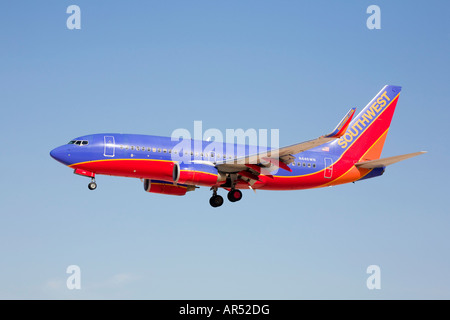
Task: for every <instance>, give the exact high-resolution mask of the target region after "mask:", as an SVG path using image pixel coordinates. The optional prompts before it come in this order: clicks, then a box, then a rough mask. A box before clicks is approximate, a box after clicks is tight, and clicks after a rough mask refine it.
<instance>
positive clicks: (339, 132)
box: [325, 108, 356, 138]
mask: <svg viewBox="0 0 450 320" xmlns="http://www.w3.org/2000/svg"><path fill="white" fill-rule="evenodd" d="M355 110H356V108H351V109H350V111H349V112H347V114H346V115H345V117H344V118H343V119H342V120H341V122H339V124H338V125H337V126H336V128H335V129H334V130H333V132H331V133H330V134H327V135H326V136H325V138H340V137H342V136H343V135H344V133H345V131H347V128H348V125H349V124H350V122H351V121H352V118H353V115H354V114H355Z"/></svg>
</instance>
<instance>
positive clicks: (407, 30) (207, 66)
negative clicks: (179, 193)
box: [0, 0, 450, 299]
mask: <svg viewBox="0 0 450 320" xmlns="http://www.w3.org/2000/svg"><path fill="white" fill-rule="evenodd" d="M71 4H76V5H78V6H79V7H80V8H81V30H69V29H67V27H66V19H67V18H68V17H69V15H68V14H67V13H66V9H67V7H68V6H69V5H71ZM371 4H377V5H378V6H379V7H380V8H381V29H380V30H369V29H368V28H367V27H366V20H367V18H368V17H369V14H367V13H366V9H367V7H368V6H369V5H371ZM449 11H450V5H449V4H448V3H447V2H443V1H428V2H424V1H408V2H400V1H395V2H392V1H378V0H377V1H376V2H372V1H356V0H354V1H317V2H311V1H260V0H259V1H250V0H249V1H170V2H167V1H122V2H115V3H111V2H110V1H95V2H93V1H82V0H77V1H60V0H59V1H56V0H55V1H39V2H34V1H14V2H2V4H1V5H0V26H1V27H0V37H1V43H2V50H0V66H1V70H2V71H1V73H0V85H1V88H2V90H1V94H0V106H1V110H2V117H1V118H0V119H1V120H0V121H1V126H0V130H1V137H2V138H1V142H2V147H3V148H2V155H3V156H2V157H1V158H0V164H1V167H2V168H3V175H2V180H1V181H2V183H1V184H0V199H1V201H0V212H1V214H0V254H1V261H2V263H1V267H0V268H1V269H0V271H1V272H0V284H1V285H0V298H2V299H431V298H436V299H449V298H450V278H449V277H448V270H449V269H450V257H449V255H448V252H450V247H449V246H450V236H449V232H448V230H449V227H450V217H449V213H450V211H449V209H448V202H447V196H448V186H447V181H448V179H449V178H450V177H449V170H448V169H447V164H448V161H449V160H450V159H449V151H448V148H447V146H448V138H449V135H448V130H447V127H448V119H449V115H450V114H449V108H448V107H449V103H450V92H449V90H448V88H449V80H448V75H449V71H450V70H449V69H450V68H449V57H450V27H449V25H448V12H449ZM385 84H395V85H401V86H402V87H403V90H402V93H401V95H400V99H399V102H398V105H397V110H396V113H395V115H394V119H393V121H392V125H391V129H390V132H389V135H388V138H387V141H386V144H385V147H384V150H383V154H382V156H385V157H386V156H393V155H398V154H403V153H409V152H415V151H421V150H427V151H429V152H428V153H427V154H426V155H424V156H421V157H418V158H414V159H410V160H407V161H405V162H402V163H401V164H396V165H393V166H392V167H389V168H388V170H387V171H386V173H385V174H384V176H383V177H380V178H376V179H371V180H367V181H364V182H360V183H356V184H350V185H343V186H338V187H333V188H326V189H318V190H305V191H289V192H268V191H258V192H256V194H254V193H253V192H251V191H245V192H244V197H243V200H242V201H240V202H238V203H229V202H226V203H225V204H224V205H223V206H222V207H220V208H217V209H212V208H211V207H210V206H209V203H208V200H209V197H210V191H209V190H208V189H207V188H204V189H199V190H196V191H195V192H192V193H189V194H187V195H186V196H185V197H171V196H165V195H155V194H149V193H146V192H144V190H143V187H142V184H141V182H140V181H139V180H137V179H127V178H118V177H103V176H98V178H97V183H98V188H97V190H95V191H89V190H88V188H87V183H88V179H86V178H83V177H80V176H76V175H74V174H72V171H71V170H70V169H69V168H66V167H64V166H62V165H61V164H59V163H57V162H55V161H54V160H53V159H51V158H50V156H49V151H50V150H51V149H53V148H54V147H56V146H59V145H61V144H64V143H66V142H67V141H69V140H70V139H72V138H74V137H77V136H81V135H85V134H91V133H99V132H122V133H139V134H155V135H170V134H171V132H172V131H173V130H175V129H177V128H186V129H188V130H193V124H194V121H195V120H201V121H202V122H203V128H204V129H207V128H218V129H220V130H223V132H225V130H226V129H227V128H231V129H237V128H243V129H249V128H254V129H279V130H280V144H281V145H289V144H292V143H296V142H300V141H304V140H309V139H312V138H315V137H317V136H320V135H322V134H325V133H327V132H328V131H329V130H331V129H332V128H333V127H334V125H335V124H336V123H337V122H338V121H339V120H340V119H341V117H342V116H343V115H344V114H345V112H346V111H347V110H348V109H349V108H351V107H357V108H358V109H359V110H360V109H361V108H362V107H364V106H365V105H366V103H367V102H369V101H370V99H371V98H372V97H373V96H374V95H375V94H376V93H377V92H378V91H379V90H380V89H381V88H382V86H383V85H385ZM222 194H223V195H224V194H225V193H224V192H222ZM373 264H375V265H378V266H380V269H381V289H380V290H368V289H367V287H366V280H367V278H368V276H369V275H368V274H367V273H366V268H367V267H368V266H369V265H373ZM69 265H78V266H79V267H80V269H81V289H80V290H68V289H67V287H66V279H67V277H68V276H69V275H68V274H66V268H67V267H68V266H69Z"/></svg>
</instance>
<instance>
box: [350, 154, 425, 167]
mask: <svg viewBox="0 0 450 320" xmlns="http://www.w3.org/2000/svg"><path fill="white" fill-rule="evenodd" d="M424 153H426V151H420V152H414V153H408V154H403V155H401V156H395V157H389V158H383V159H378V160H370V161H363V162H358V163H356V164H355V166H357V167H358V168H364V169H374V168H382V167H387V166H388V165H391V164H394V163H396V162H399V161H402V160H406V159H409V158H412V157H415V156H419V155H421V154H424Z"/></svg>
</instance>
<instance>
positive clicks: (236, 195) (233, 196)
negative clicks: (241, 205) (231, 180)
mask: <svg viewBox="0 0 450 320" xmlns="http://www.w3.org/2000/svg"><path fill="white" fill-rule="evenodd" d="M227 197H228V200H230V201H231V202H236V201H239V200H241V199H242V192H241V190H236V189H234V190H230V191H229V192H228V195H227Z"/></svg>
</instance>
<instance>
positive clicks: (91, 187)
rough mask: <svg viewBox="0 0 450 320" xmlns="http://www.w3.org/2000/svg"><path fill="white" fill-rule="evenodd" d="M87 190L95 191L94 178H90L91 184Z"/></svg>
mask: <svg viewBox="0 0 450 320" xmlns="http://www.w3.org/2000/svg"><path fill="white" fill-rule="evenodd" d="M88 188H89V190H95V189H97V183H95V179H94V178H92V179H91V182H89V184H88Z"/></svg>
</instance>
